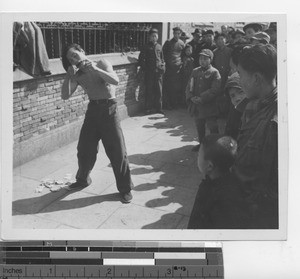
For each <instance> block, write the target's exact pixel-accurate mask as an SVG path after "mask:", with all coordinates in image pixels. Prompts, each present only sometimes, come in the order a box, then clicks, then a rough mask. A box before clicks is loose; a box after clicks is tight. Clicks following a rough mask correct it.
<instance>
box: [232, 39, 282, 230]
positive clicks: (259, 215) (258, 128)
mask: <svg viewBox="0 0 300 279" xmlns="http://www.w3.org/2000/svg"><path fill="white" fill-rule="evenodd" d="M238 72H239V75H240V83H241V86H242V89H243V91H244V92H245V94H246V97H247V98H248V99H249V103H248V104H247V106H246V108H245V111H244V114H243V116H242V125H241V129H240V133H239V136H238V140H237V142H238V154H237V159H236V162H235V165H234V173H235V175H236V177H237V179H238V180H239V183H240V185H241V187H242V190H243V192H244V195H245V197H246V199H247V203H248V205H249V208H250V209H251V216H250V217H251V226H252V228H253V229H278V225H279V222H278V221H279V220H278V120H277V83H276V78H277V53H276V49H275V48H274V46H272V45H255V46H252V47H250V48H244V49H243V51H242V53H241V55H240V57H239V61H238Z"/></svg>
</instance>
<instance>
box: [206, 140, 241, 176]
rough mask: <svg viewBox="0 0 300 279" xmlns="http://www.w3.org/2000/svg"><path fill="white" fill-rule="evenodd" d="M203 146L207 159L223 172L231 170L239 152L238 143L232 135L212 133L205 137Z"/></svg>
mask: <svg viewBox="0 0 300 279" xmlns="http://www.w3.org/2000/svg"><path fill="white" fill-rule="evenodd" d="M202 146H203V151H204V159H205V160H209V161H211V162H212V163H213V165H214V166H216V167H217V168H218V169H219V171H221V172H227V171H229V169H230V168H231V167H232V165H233V163H234V161H235V158H236V154H237V143H236V141H235V140H234V139H233V138H232V137H229V136H223V135H219V134H211V135H208V136H206V137H204V139H203V141H202Z"/></svg>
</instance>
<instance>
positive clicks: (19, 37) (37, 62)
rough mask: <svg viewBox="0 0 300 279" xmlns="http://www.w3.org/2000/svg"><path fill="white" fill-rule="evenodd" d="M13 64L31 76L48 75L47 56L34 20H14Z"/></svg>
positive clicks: (42, 39) (40, 32)
mask: <svg viewBox="0 0 300 279" xmlns="http://www.w3.org/2000/svg"><path fill="white" fill-rule="evenodd" d="M13 34H14V38H13V42H14V64H15V65H19V66H20V68H21V69H23V70H24V71H25V72H26V73H27V74H29V75H31V76H33V77H39V76H45V75H50V74H51V72H50V69H49V58H48V54H47V50H46V46H45V43H44V38H43V34H42V31H41V29H40V27H39V26H38V25H37V24H36V23H34V22H24V23H20V22H15V23H14V29H13Z"/></svg>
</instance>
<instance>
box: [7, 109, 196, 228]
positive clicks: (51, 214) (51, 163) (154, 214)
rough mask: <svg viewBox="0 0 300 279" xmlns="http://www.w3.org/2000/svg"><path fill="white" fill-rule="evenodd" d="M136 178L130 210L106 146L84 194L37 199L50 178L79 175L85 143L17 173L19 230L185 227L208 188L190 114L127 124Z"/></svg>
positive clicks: (16, 222) (63, 192) (124, 123)
mask: <svg viewBox="0 0 300 279" xmlns="http://www.w3.org/2000/svg"><path fill="white" fill-rule="evenodd" d="M122 128H123V132H124V136H125V140H126V145H127V151H128V157H129V161H130V165H131V171H132V179H133V182H134V185H135V188H134V190H133V196H134V199H133V201H132V203H131V204H122V203H121V202H120V199H119V195H118V192H117V188H116V184H115V179H114V175H113V171H112V168H111V166H110V162H109V160H108V158H107V156H106V154H105V152H104V149H103V146H102V144H101V143H100V145H99V153H98V159H97V162H96V165H95V167H94V169H93V171H92V173H91V178H92V180H93V183H92V184H91V185H90V186H89V187H87V188H85V189H83V190H82V191H79V192H73V193H69V192H67V191H66V190H64V189H61V190H60V191H58V192H50V191H49V189H48V188H45V189H44V190H43V192H42V193H35V189H36V187H37V186H38V185H39V183H40V181H41V180H42V179H46V178H50V179H59V180H61V179H63V177H64V176H65V174H67V173H72V178H73V179H74V176H75V174H76V171H77V157H76V152H77V151H76V146H77V141H76V142H73V143H71V144H69V145H66V146H64V147H62V148H60V149H58V150H56V151H54V152H51V153H49V154H47V155H45V156H42V157H39V158H37V159H35V160H33V161H30V162H28V163H26V164H24V165H22V166H19V167H17V168H15V169H14V178H13V218H12V220H13V227H14V228H22V229H29V228H30V229H66V228H79V229H100V228H101V229H126V228H128V229H184V228H186V226H187V222H188V220H189V215H190V212H191V210H192V206H193V202H194V198H195V195H196V192H197V188H198V185H199V182H200V179H201V177H200V174H199V172H198V170H197V164H196V156H197V154H196V153H194V152H192V151H191V148H192V147H193V146H194V145H195V144H197V142H196V141H195V139H196V131H195V127H194V123H193V120H192V119H191V118H190V117H189V115H188V114H187V112H186V111H185V110H176V111H167V113H166V116H165V117H162V116H161V115H150V116H136V117H132V118H128V119H125V120H123V121H122Z"/></svg>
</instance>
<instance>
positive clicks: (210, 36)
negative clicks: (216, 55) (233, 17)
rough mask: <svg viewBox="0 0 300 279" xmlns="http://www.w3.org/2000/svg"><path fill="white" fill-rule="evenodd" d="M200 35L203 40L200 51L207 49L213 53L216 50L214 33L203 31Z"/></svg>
mask: <svg viewBox="0 0 300 279" xmlns="http://www.w3.org/2000/svg"><path fill="white" fill-rule="evenodd" d="M202 35H203V39H204V40H203V43H202V44H201V50H203V49H209V50H211V51H214V50H215V49H216V48H217V46H216V45H215V43H214V31H212V30H211V29H209V30H207V31H205V32H204V33H203V34H202Z"/></svg>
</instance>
